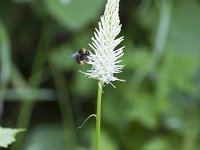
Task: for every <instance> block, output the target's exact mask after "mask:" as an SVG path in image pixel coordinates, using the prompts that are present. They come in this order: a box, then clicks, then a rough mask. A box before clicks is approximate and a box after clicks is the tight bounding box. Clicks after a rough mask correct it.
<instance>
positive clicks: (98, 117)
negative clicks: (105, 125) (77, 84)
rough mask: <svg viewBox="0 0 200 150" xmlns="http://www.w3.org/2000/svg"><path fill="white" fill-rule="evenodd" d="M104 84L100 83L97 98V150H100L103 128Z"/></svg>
mask: <svg viewBox="0 0 200 150" xmlns="http://www.w3.org/2000/svg"><path fill="white" fill-rule="evenodd" d="M102 87H103V82H102V81H99V82H98V96H97V114H96V115H97V117H96V150H99V145H100V128H101V96H102Z"/></svg>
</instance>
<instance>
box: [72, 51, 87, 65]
mask: <svg viewBox="0 0 200 150" xmlns="http://www.w3.org/2000/svg"><path fill="white" fill-rule="evenodd" d="M89 55H90V52H89V50H88V49H86V48H81V49H79V50H78V51H77V52H76V53H74V54H72V55H71V57H73V58H74V59H75V60H76V62H77V63H78V64H80V65H83V64H85V63H87V62H88V60H89V59H88V56H89Z"/></svg>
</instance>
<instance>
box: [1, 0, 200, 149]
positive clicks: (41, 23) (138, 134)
mask: <svg viewBox="0 0 200 150" xmlns="http://www.w3.org/2000/svg"><path fill="white" fill-rule="evenodd" d="M105 3H106V0H95V1H94V0H51V1H50V0H41V1H40V0H1V1H0V114H1V115H0V118H1V126H9V127H16V128H27V132H26V133H23V134H22V135H19V136H18V141H17V142H16V143H15V144H14V145H12V146H11V147H9V149H10V150H22V149H24V150H46V149H48V150H55V149H56V150H64V149H65V150H68V149H69V150H88V149H90V150H92V149H94V144H95V143H94V142H95V140H94V139H95V138H94V128H95V119H94V118H91V119H90V120H89V121H88V122H87V123H86V124H85V126H84V127H83V128H81V129H78V130H77V129H76V127H78V126H80V125H81V124H82V122H83V121H84V120H85V119H86V118H87V117H88V116H89V115H90V114H93V113H95V110H96V108H95V107H96V94H97V81H95V80H92V79H88V78H87V77H85V76H84V75H83V74H81V73H80V72H79V70H82V71H84V70H86V69H87V68H89V67H90V66H88V65H83V66H80V65H78V64H77V63H76V62H75V61H74V60H73V59H71V58H70V55H71V54H72V53H74V52H75V51H76V50H77V49H79V48H82V47H85V48H89V46H88V43H90V42H91V37H92V36H93V32H94V29H95V27H97V25H98V24H97V22H98V20H99V18H100V16H101V15H102V14H103V11H104V6H105ZM199 16H200V1H199V0H121V2H120V19H121V23H122V33H121V35H124V36H125V40H124V41H123V43H122V45H125V50H124V53H125V55H124V57H123V63H124V64H126V66H125V67H124V70H123V72H122V73H121V74H119V75H118V76H119V77H120V78H123V79H125V80H126V82H125V83H121V82H116V83H114V84H115V86H116V87H117V88H116V89H114V88H113V87H112V86H110V85H107V86H105V87H104V93H103V106H102V134H101V147H102V148H101V149H102V150H177V149H178V150H197V149H200V144H199V139H200V138H199V137H200V134H199V133H200V130H199V129H200V117H199V114H200V109H199V108H200V82H199V81H200V80H199V79H200V73H199V64H200V62H199V61H200V60H199V58H198V57H199V54H200V42H199V39H200V19H199Z"/></svg>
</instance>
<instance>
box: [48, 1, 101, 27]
mask: <svg viewBox="0 0 200 150" xmlns="http://www.w3.org/2000/svg"><path fill="white" fill-rule="evenodd" d="M104 2H105V1H104V0H95V1H94V0H84V1H83V0H51V1H49V0H44V3H45V6H46V8H47V11H48V13H49V14H50V15H51V16H52V17H54V18H55V19H56V20H57V21H58V22H59V23H60V24H62V25H63V26H64V27H67V28H70V29H79V28H81V27H83V26H85V25H86V24H88V23H89V22H90V21H92V20H94V19H95V18H96V17H97V16H100V10H101V8H102V6H103V4H104Z"/></svg>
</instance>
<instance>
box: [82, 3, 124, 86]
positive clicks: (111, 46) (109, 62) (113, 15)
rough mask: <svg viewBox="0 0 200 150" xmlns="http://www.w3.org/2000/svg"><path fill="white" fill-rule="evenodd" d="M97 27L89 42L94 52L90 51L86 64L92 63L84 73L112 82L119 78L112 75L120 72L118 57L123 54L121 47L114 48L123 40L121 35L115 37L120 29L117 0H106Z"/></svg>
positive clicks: (105, 81)
mask: <svg viewBox="0 0 200 150" xmlns="http://www.w3.org/2000/svg"><path fill="white" fill-rule="evenodd" d="M98 25H99V29H95V30H96V32H94V37H92V38H91V39H92V44H89V45H90V47H91V48H92V49H93V51H94V53H92V52H91V55H90V56H89V62H88V64H91V65H92V68H91V69H90V70H87V72H85V73H84V74H86V75H87V76H88V77H90V78H95V79H98V80H100V81H102V82H103V83H106V84H109V83H110V84H112V83H111V82H112V81H115V80H119V81H124V80H121V79H118V78H117V77H115V76H114V74H116V73H120V72H122V71H121V70H122V68H123V67H124V65H120V64H119V63H120V62H121V60H119V58H120V57H121V56H123V55H124V53H123V48H124V47H121V48H119V49H116V50H115V48H116V46H117V45H119V44H120V43H121V41H123V37H120V38H117V39H116V37H117V35H118V34H119V33H120V31H121V25H120V20H119V0H107V4H106V8H105V12H104V15H103V16H102V17H101V19H100V21H99V23H98Z"/></svg>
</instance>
